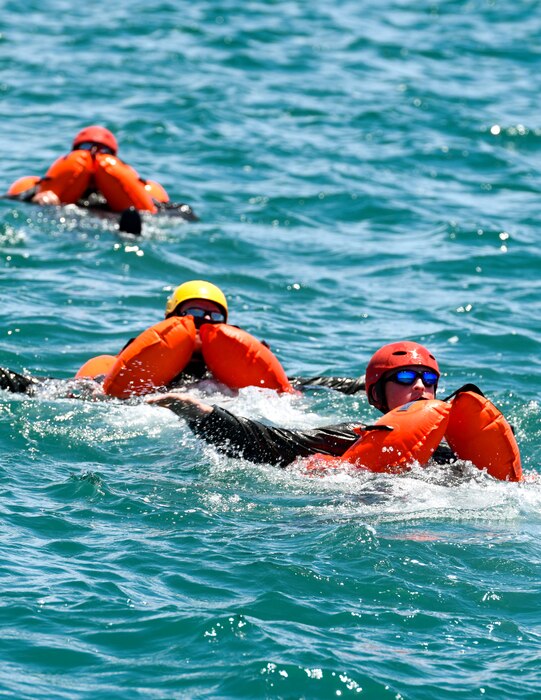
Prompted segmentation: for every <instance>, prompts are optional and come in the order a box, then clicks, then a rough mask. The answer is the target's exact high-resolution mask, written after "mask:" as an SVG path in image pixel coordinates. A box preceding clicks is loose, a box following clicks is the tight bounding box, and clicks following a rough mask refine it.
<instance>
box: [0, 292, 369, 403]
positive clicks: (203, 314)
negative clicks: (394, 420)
mask: <svg viewBox="0 0 541 700" xmlns="http://www.w3.org/2000/svg"><path fill="white" fill-rule="evenodd" d="M173 316H180V317H182V316H191V317H192V318H193V321H194V325H195V327H196V330H197V335H196V345H195V350H194V352H193V354H192V357H191V359H190V361H189V362H188V364H187V365H186V367H185V368H184V369H183V371H182V372H181V373H180V374H179V375H177V376H176V377H175V378H174V379H173V380H172V381H171V382H170V383H169V384H168V386H167V388H168V389H170V390H173V389H180V388H186V387H189V386H193V385H194V384H197V383H198V382H200V381H202V380H212V379H213V377H212V374H211V373H210V372H209V370H208V367H207V365H206V363H205V360H204V358H203V355H202V353H201V340H200V338H199V329H200V328H201V326H202V325H203V324H206V323H210V324H219V323H227V322H228V317H229V308H228V303H227V298H226V296H225V294H224V293H223V291H222V290H221V289H220V288H219V287H217V286H216V285H215V284H213V283H212V282H208V281H206V280H189V281H187V282H183V283H182V284H180V285H179V286H178V287H176V288H175V289H174V290H173V293H172V294H171V296H170V297H169V298H168V300H167V303H166V305H165V318H171V317H173ZM133 340H134V338H131V339H130V340H129V341H128V342H127V343H126V345H125V346H124V347H123V348H122V350H124V349H125V348H126V347H128V345H130V344H131V343H132V342H133ZM263 342H264V341H263ZM264 344H265V345H266V343H264ZM122 350H121V351H120V352H122ZM107 357H110V359H111V360H114V359H115V357H114V356H107ZM79 376H80V375H79ZM288 379H289V381H290V382H291V384H292V385H293V386H294V387H295V388H297V389H304V388H308V387H326V388H329V389H334V390H336V391H339V392H341V393H344V394H354V393H357V392H358V391H364V378H363V377H360V378H352V377H329V376H315V377H309V378H306V377H288ZM45 381H47V379H46V378H43V377H32V376H25V375H21V374H18V373H16V372H13V371H12V370H10V369H3V368H0V389H4V390H6V391H11V392H15V393H25V394H34V393H35V392H36V389H37V388H38V387H39V386H40V385H41V384H43V383H44V382H45ZM54 381H56V382H58V381H59V380H54Z"/></svg>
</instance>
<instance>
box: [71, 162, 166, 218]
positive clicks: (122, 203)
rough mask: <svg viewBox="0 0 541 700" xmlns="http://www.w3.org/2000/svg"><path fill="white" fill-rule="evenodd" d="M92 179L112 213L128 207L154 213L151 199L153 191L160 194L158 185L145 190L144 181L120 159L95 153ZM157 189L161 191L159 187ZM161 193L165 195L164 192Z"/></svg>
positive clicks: (154, 206)
mask: <svg viewBox="0 0 541 700" xmlns="http://www.w3.org/2000/svg"><path fill="white" fill-rule="evenodd" d="M75 152H77V151H75ZM94 179H95V181H96V185H97V187H98V189H99V191H100V192H101V193H102V194H103V196H104V197H105V199H106V200H107V204H108V205H109V207H110V208H111V209H112V210H113V211H123V210H124V209H128V207H135V208H136V209H138V210H139V211H150V212H152V213H156V211H157V208H156V205H155V204H154V202H153V200H152V197H153V191H157V192H158V194H160V193H159V191H158V190H157V187H156V185H157V184H158V183H154V186H151V188H150V189H149V190H147V189H146V181H145V180H143V179H141V178H140V177H139V175H138V174H137V171H136V170H134V169H133V168H132V167H131V166H130V165H128V164H127V163H124V162H123V161H121V160H120V158H117V157H116V156H112V155H108V154H105V153H97V154H96V156H95V170H94ZM159 187H160V188H161V189H162V190H163V188H162V187H161V185H160V186H159ZM163 192H164V193H165V190H163ZM161 196H163V195H161ZM166 196H167V195H166ZM159 201H162V200H159ZM163 201H167V200H163Z"/></svg>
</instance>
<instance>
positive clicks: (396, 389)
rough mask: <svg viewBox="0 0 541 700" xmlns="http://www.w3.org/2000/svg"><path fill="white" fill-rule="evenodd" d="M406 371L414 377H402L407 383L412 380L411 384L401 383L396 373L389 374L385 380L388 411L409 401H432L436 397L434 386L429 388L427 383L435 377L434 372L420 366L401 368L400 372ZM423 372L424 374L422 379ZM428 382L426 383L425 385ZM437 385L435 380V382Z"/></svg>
mask: <svg viewBox="0 0 541 700" xmlns="http://www.w3.org/2000/svg"><path fill="white" fill-rule="evenodd" d="M402 370H408V371H410V372H413V373H414V374H415V375H416V376H415V377H413V378H412V377H408V376H407V375H406V376H405V377H404V378H405V379H406V380H408V381H409V379H410V378H412V379H413V381H412V383H411V384H405V383H401V382H400V381H399V378H400V377H401V375H398V376H397V372H396V371H394V372H391V373H390V374H389V377H388V378H386V379H385V398H386V399H387V406H388V407H389V411H392V409H393V408H398V406H403V405H404V404H405V403H409V402H410V401H419V400H420V399H433V398H435V396H436V385H435V384H432V386H429V385H428V383H429V382H430V381H431V376H430V375H432V376H436V377H437V375H435V373H434V370H431V369H430V368H429V367H423V366H420V365H411V366H408V367H401V368H400V371H402ZM423 372H426V375H425V377H424V378H423V374H422V373H423ZM427 382H428V383H427ZM436 383H437V380H436Z"/></svg>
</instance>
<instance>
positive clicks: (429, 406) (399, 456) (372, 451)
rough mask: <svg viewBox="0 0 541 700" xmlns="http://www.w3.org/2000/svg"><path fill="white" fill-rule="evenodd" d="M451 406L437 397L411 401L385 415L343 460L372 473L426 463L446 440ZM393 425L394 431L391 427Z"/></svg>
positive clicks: (368, 430)
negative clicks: (416, 463)
mask: <svg viewBox="0 0 541 700" xmlns="http://www.w3.org/2000/svg"><path fill="white" fill-rule="evenodd" d="M449 412H450V406H449V404H446V403H445V402H444V401H439V400H438V399H429V400H427V401H411V402H410V403H407V404H404V405H403V406H399V407H398V408H394V409H393V410H392V411H389V413H386V414H385V415H384V416H382V417H381V418H380V419H379V420H378V421H377V422H376V423H375V425H374V427H372V428H367V429H361V430H360V432H361V437H360V439H359V440H357V442H356V443H355V444H354V445H352V446H351V447H350V448H349V449H348V450H346V451H345V452H344V454H343V455H342V457H341V459H342V460H345V461H347V462H351V463H353V464H358V465H360V466H362V467H365V468H368V469H369V470H370V471H372V472H401V471H404V470H405V469H406V468H407V466H408V465H409V464H411V463H412V462H414V461H417V462H420V463H421V464H425V463H426V462H428V460H429V459H430V457H431V456H432V454H433V453H434V451H435V449H436V448H437V446H438V445H439V444H440V442H441V441H442V439H443V435H444V433H445V430H446V428H447V423H448V420H449ZM389 428H391V430H389Z"/></svg>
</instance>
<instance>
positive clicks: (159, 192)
mask: <svg viewBox="0 0 541 700" xmlns="http://www.w3.org/2000/svg"><path fill="white" fill-rule="evenodd" d="M145 190H146V191H147V192H148V193H149V195H150V196H151V197H152V199H154V200H155V201H156V202H161V203H162V204H165V202H168V201H169V195H168V194H167V192H166V191H165V188H164V187H162V186H161V185H160V183H159V182H156V181H155V180H145Z"/></svg>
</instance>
